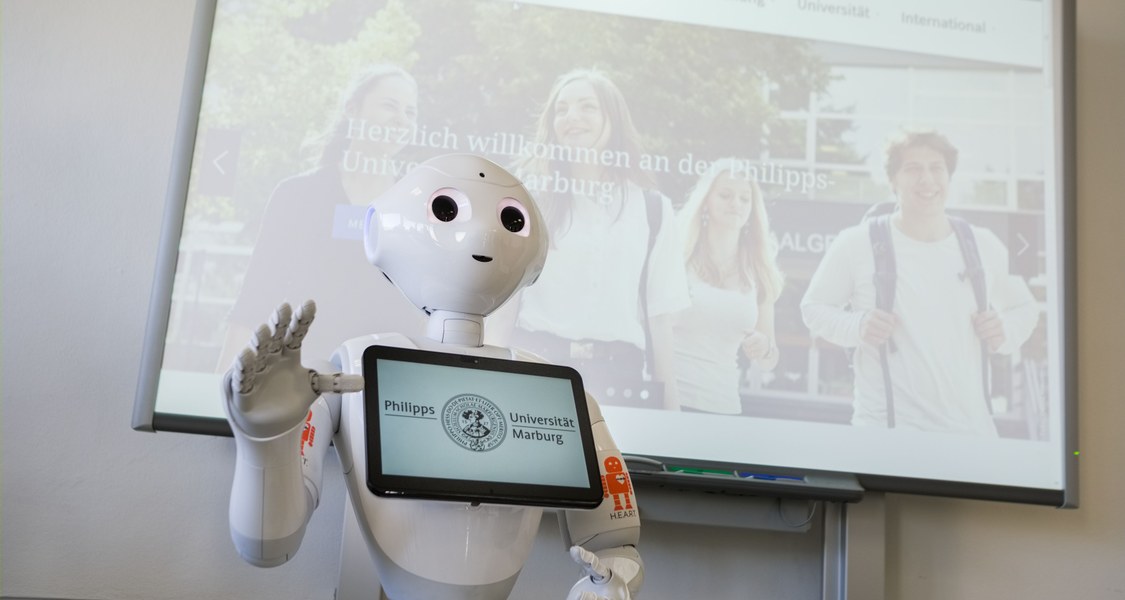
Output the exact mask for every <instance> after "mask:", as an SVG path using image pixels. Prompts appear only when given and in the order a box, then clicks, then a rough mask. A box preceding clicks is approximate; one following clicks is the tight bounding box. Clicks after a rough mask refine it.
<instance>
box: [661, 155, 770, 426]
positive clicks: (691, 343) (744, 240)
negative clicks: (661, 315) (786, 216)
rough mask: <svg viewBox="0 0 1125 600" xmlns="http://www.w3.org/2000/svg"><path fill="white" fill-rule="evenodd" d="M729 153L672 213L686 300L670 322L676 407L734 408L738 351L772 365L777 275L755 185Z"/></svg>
mask: <svg viewBox="0 0 1125 600" xmlns="http://www.w3.org/2000/svg"><path fill="white" fill-rule="evenodd" d="M736 173H738V170H737V169H736V168H735V162H734V161H733V160H731V159H724V160H719V161H716V162H715V163H714V164H713V165H712V166H711V168H710V170H708V171H707V172H706V173H704V174H703V176H702V177H700V179H699V181H698V182H697V183H696V185H695V188H694V189H693V190H692V192H691V194H690V195H689V198H688V201H687V202H686V203H685V204H684V206H683V208H682V209H681V210H680V213H679V215H678V220H679V222H680V226H681V228H682V231H683V235H684V242H685V243H684V261H685V263H686V264H687V270H688V284H689V286H690V289H691V297H692V305H691V307H690V308H688V309H685V310H684V311H682V312H681V313H679V314H678V315H676V321H675V325H674V328H673V333H674V335H675V349H676V352H675V356H676V376H677V386H678V389H679V393H680V403H681V405H682V406H683V407H686V408H691V409H695V410H702V411H707V412H715V413H724V414H738V413H740V412H742V401H741V396H740V393H739V385H740V381H739V380H740V374H741V369H740V368H739V364H738V363H739V354H742V355H743V356H745V358H747V359H749V360H751V361H754V363H755V364H756V365H757V366H758V367H759V368H762V369H772V368H774V367H775V366H776V365H777V362H778V358H779V351H778V347H777V342H776V340H775V338H774V335H775V333H774V304H775V303H776V302H777V298H778V296H780V295H781V290H782V286H783V284H784V279H783V277H782V274H781V271H780V270H779V269H778V267H777V260H776V259H777V239H776V237H775V236H774V235H773V232H772V231H771V230H770V225H769V216H768V215H767V214H766V208H765V203H764V202H763V199H762V190H761V188H759V187H758V184H757V183H756V182H755V181H753V180H751V179H748V178H746V177H742V176H739V175H736Z"/></svg>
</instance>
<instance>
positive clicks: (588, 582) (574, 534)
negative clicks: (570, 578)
mask: <svg viewBox="0 0 1125 600" xmlns="http://www.w3.org/2000/svg"><path fill="white" fill-rule="evenodd" d="M586 399H587V404H588V405H589V407H590V421H591V423H592V425H593V431H594V443H595V445H596V446H597V449H598V463H599V466H600V468H601V471H602V486H603V488H604V489H603V493H604V499H603V500H602V503H601V505H600V506H598V508H595V509H593V510H568V511H564V512H562V513H560V515H559V520H560V525H561V526H562V533H563V540H564V542H565V543H566V545H567V546H569V547H570V548H571V549H570V553H571V557H572V558H573V559H574V560H575V561H576V562H578V563H579V564H580V565H583V567H584V568H585V569H586V572H587V576H585V577H583V578H582V579H580V580H579V581H578V582H577V583H576V584H575V585H574V587H573V588H571V591H570V596H568V598H571V599H577V598H582V597H583V594H588V593H590V592H592V593H594V594H596V595H598V596H599V597H606V598H610V599H612V600H628V599H629V598H631V597H632V595H633V594H636V593H637V592H638V591H639V590H640V587H641V584H642V583H643V581H644V562H643V561H642V560H641V557H640V554H639V553H638V552H637V548H636V544H637V541H638V540H639V539H640V525H641V520H640V515H639V514H638V512H637V503H636V495H635V494H634V490H633V484H632V482H631V480H630V479H629V470H628V469H627V468H626V467H625V461H624V460H623V459H622V458H621V452H620V451H619V450H618V449H617V444H616V443H614V441H613V437H612V436H611V435H610V433H609V428H608V427H607V426H606V424H605V420H604V419H603V418H602V415H601V410H600V409H599V408H598V405H597V403H596V402H594V400H593V399H592V398H591V397H590V396H589V395H588V394H587V396H586Z"/></svg>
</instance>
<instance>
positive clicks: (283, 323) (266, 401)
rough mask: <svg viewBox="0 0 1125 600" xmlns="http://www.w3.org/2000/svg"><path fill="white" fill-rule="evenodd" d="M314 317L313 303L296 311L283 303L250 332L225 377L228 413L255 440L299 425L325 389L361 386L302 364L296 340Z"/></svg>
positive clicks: (355, 379) (349, 377) (355, 377)
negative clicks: (247, 343)
mask: <svg viewBox="0 0 1125 600" xmlns="http://www.w3.org/2000/svg"><path fill="white" fill-rule="evenodd" d="M315 317H316V303H315V302H313V301H312V300H308V301H306V302H305V303H304V304H302V305H301V306H299V307H297V310H295V311H294V310H293V309H291V308H290V307H289V304H284V303H283V304H282V305H281V306H279V307H278V308H277V310H275V311H274V313H273V315H272V316H271V317H270V322H269V324H268V325H265V324H264V325H261V326H259V327H258V329H257V330H256V331H255V332H254V336H253V337H252V338H251V340H250V345H249V346H248V347H247V348H244V349H243V350H242V352H241V353H240V354H239V356H238V358H236V359H235V362H234V365H233V366H232V367H231V369H230V371H229V372H228V373H227V378H226V379H225V380H224V386H223V387H224V388H226V389H225V390H224V391H225V392H226V393H227V394H228V397H229V402H228V409H227V411H228V414H229V415H230V418H231V420H233V421H234V424H235V425H237V427H238V428H239V429H241V430H242V433H245V434H247V435H249V436H251V437H256V438H269V437H274V436H277V435H280V434H282V433H285V432H286V431H289V430H291V429H293V428H294V427H296V426H298V425H301V424H302V423H304V421H305V417H306V415H307V414H308V411H309V407H310V406H311V405H312V403H313V402H314V401H315V400H316V398H317V396H319V395H320V394H321V393H324V392H334V393H337V394H339V393H345V392H358V391H362V390H363V377H362V376H359V375H345V374H342V373H330V374H324V373H318V372H317V371H315V370H314V369H309V368H306V367H304V366H302V364H301V342H302V341H303V340H304V339H305V334H306V333H308V330H309V326H310V325H311V324H312V322H313V318H315Z"/></svg>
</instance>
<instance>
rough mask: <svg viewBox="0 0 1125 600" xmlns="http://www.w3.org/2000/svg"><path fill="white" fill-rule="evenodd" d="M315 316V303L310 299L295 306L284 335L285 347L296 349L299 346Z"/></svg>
mask: <svg viewBox="0 0 1125 600" xmlns="http://www.w3.org/2000/svg"><path fill="white" fill-rule="evenodd" d="M315 316H316V303H315V302H313V301H312V300H306V301H305V303H304V304H302V305H301V306H298V307H297V310H295V311H293V318H292V320H291V321H290V322H289V332H288V333H287V334H286V335H285V341H284V343H285V347H286V348H288V349H289V350H296V349H298V348H300V347H301V342H302V341H303V340H304V339H305V334H306V333H308V332H309V326H310V325H312V322H313V318H314V317H315Z"/></svg>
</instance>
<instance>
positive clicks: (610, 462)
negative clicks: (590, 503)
mask: <svg viewBox="0 0 1125 600" xmlns="http://www.w3.org/2000/svg"><path fill="white" fill-rule="evenodd" d="M602 464H603V465H604V466H605V475H602V492H603V493H602V498H609V497H610V495H612V496H613V511H614V513H613V515H611V516H610V518H612V519H619V518H623V517H631V516H633V515H634V514H635V511H634V510H633V498H632V495H633V483H632V482H631V481H629V473H627V472H626V471H625V466H624V465H623V464H622V463H621V458H620V457H618V456H610V457H609V458H606V459H605V462H604V463H602ZM622 500H624V502H622Z"/></svg>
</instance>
